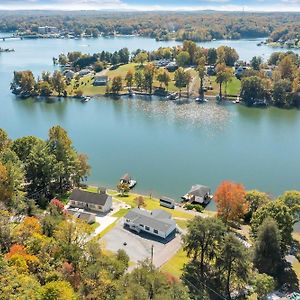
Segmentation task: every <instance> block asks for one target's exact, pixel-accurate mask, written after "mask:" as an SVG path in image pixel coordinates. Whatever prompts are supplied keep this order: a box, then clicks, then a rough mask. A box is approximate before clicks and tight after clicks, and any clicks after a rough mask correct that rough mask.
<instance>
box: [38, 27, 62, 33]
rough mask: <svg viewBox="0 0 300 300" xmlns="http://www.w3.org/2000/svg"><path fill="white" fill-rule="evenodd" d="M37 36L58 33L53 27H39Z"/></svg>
mask: <svg viewBox="0 0 300 300" xmlns="http://www.w3.org/2000/svg"><path fill="white" fill-rule="evenodd" d="M38 33H39V34H49V33H52V34H54V33H58V28H57V27H54V26H39V27H38Z"/></svg>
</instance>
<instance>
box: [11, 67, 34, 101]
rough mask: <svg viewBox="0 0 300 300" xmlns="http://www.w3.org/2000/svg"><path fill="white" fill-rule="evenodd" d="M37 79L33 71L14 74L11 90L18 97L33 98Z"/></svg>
mask: <svg viewBox="0 0 300 300" xmlns="http://www.w3.org/2000/svg"><path fill="white" fill-rule="evenodd" d="M35 84H36V82H35V78H34V76H33V73H32V72H31V71H19V72H16V71H15V72H14V78H13V82H12V83H11V90H12V92H13V93H14V94H16V95H21V96H32V95H33V94H34V89H35Z"/></svg>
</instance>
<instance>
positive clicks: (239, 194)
mask: <svg viewBox="0 0 300 300" xmlns="http://www.w3.org/2000/svg"><path fill="white" fill-rule="evenodd" d="M245 196H246V191H245V188H244V186H243V185H241V184H239V183H234V182H230V181H223V182H222V183H221V184H220V185H219V187H218V188H217V190H216V193H215V195H214V200H215V202H216V205H217V211H218V216H219V217H220V218H221V219H222V220H223V221H224V223H225V224H228V221H239V220H240V219H241V218H242V217H243V216H244V215H245V213H246V212H247V208H248V205H247V202H246V199H245Z"/></svg>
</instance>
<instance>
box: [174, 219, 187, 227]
mask: <svg viewBox="0 0 300 300" xmlns="http://www.w3.org/2000/svg"><path fill="white" fill-rule="evenodd" d="M175 221H176V224H177V225H178V226H179V227H180V228H181V229H186V228H187V223H188V220H181V219H175Z"/></svg>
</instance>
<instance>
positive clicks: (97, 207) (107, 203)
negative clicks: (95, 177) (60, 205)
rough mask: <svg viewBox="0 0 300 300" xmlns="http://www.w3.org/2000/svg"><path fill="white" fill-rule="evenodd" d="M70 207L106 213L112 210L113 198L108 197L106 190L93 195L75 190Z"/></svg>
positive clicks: (70, 198)
mask: <svg viewBox="0 0 300 300" xmlns="http://www.w3.org/2000/svg"><path fill="white" fill-rule="evenodd" d="M69 205H70V207H76V208H83V209H90V210H93V211H96V212H103V213H106V212H108V211H110V209H111V208H112V197H111V196H109V195H107V193H106V191H105V190H101V191H99V192H98V193H92V192H87V191H83V190H80V189H76V190H73V192H72V194H71V196H70V197H69Z"/></svg>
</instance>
